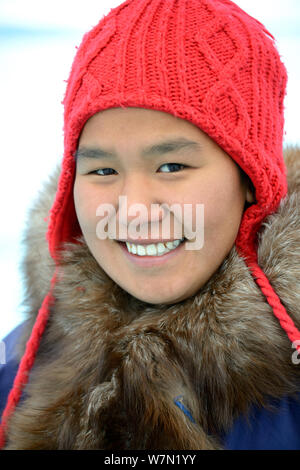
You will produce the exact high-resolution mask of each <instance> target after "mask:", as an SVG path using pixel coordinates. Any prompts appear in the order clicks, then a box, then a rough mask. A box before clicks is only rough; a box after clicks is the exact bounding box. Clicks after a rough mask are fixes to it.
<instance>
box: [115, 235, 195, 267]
mask: <svg viewBox="0 0 300 470" xmlns="http://www.w3.org/2000/svg"><path fill="white" fill-rule="evenodd" d="M185 241H186V239H185V238H183V239H182V240H174V241H172V242H166V243H161V242H160V243H153V244H152V243H151V244H150V245H136V244H133V243H128V242H127V243H128V245H129V247H128V246H127V243H125V242H121V241H119V242H118V244H119V246H120V247H121V249H122V251H123V253H124V255H125V256H126V258H127V259H128V260H129V261H130V262H131V263H133V264H135V265H137V266H140V267H144V268H146V267H154V266H159V265H163V264H165V263H167V262H168V261H171V259H172V258H175V257H176V256H179V254H180V253H182V252H183V249H184V246H185ZM134 251H136V253H134Z"/></svg>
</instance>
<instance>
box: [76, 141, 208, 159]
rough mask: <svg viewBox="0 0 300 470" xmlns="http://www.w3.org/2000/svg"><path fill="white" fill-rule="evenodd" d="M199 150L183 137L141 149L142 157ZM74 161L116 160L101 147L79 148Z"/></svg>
mask: <svg viewBox="0 0 300 470" xmlns="http://www.w3.org/2000/svg"><path fill="white" fill-rule="evenodd" d="M189 149H194V150H201V144H200V143H199V142H194V141H192V140H188V139H186V138H184V137H180V138H176V139H168V140H166V141H164V142H158V143H156V144H154V145H150V146H148V147H145V148H143V149H142V153H141V155H142V157H145V158H146V157H150V156H155V155H156V156H159V155H164V154H166V153H172V152H177V151H178V150H189ZM74 157H75V161H76V162H77V161H78V160H82V159H100V158H117V154H116V153H115V152H110V151H108V150H105V149H102V148H101V147H98V146H97V147H85V146H83V147H80V148H78V149H77V150H76V152H75V154H74Z"/></svg>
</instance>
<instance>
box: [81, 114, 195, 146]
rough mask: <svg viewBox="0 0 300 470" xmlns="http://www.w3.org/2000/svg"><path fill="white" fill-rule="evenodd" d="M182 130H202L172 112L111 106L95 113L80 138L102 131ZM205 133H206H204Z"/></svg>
mask: <svg viewBox="0 0 300 470" xmlns="http://www.w3.org/2000/svg"><path fill="white" fill-rule="evenodd" d="M179 130H180V131H181V132H182V133H185V134H187V135H194V136H196V135H197V136H199V134H200V133H202V131H200V129H199V128H198V127H197V126H195V125H194V124H193V123H191V122H189V121H187V120H185V119H181V118H179V117H176V116H173V115H172V114H170V113H166V112H163V111H158V110H154V109H146V108H136V107H129V108H109V109H106V110H104V111H100V112H98V113H96V114H94V115H93V116H92V117H91V118H90V119H89V120H88V121H87V122H86V124H85V126H84V127H83V130H82V133H81V136H80V140H81V139H82V138H84V137H86V135H87V134H88V135H92V134H95V133H99V134H100V133H102V134H105V135H111V134H112V135H115V136H116V137H117V136H118V134H120V132H127V133H128V134H129V135H130V134H131V133H135V134H137V133H141V132H143V131H145V132H148V133H149V132H151V133H153V134H159V133H165V132H172V131H174V132H176V131H179ZM203 134H204V133H203Z"/></svg>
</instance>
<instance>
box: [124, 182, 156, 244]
mask: <svg viewBox="0 0 300 470" xmlns="http://www.w3.org/2000/svg"><path fill="white" fill-rule="evenodd" d="M159 193H160V191H159V188H158V187H157V186H156V185H155V184H153V182H150V181H149V179H148V178H146V177H144V176H142V175H141V174H140V173H139V174H135V175H133V174H132V175H130V176H128V178H126V181H125V182H124V184H123V187H122V191H121V192H120V193H119V204H118V210H117V220H118V222H119V231H120V233H123V231H124V230H125V231H126V234H127V237H124V238H137V237H145V238H148V237H149V238H150V233H151V230H152V233H154V232H153V231H155V230H159V227H160V225H161V223H162V221H163V218H164V215H165V211H164V209H163V208H162V207H161V205H162V203H163V202H164V201H161V200H160V198H159ZM128 229H129V230H130V229H131V233H128ZM157 236H159V235H157ZM120 238H122V237H120Z"/></svg>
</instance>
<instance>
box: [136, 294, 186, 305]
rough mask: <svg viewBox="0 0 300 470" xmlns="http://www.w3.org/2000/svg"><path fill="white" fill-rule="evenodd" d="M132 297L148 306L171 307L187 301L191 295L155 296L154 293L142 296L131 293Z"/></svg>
mask: <svg viewBox="0 0 300 470" xmlns="http://www.w3.org/2000/svg"><path fill="white" fill-rule="evenodd" d="M130 293H131V295H133V296H134V297H136V298H137V299H139V300H141V301H142V302H146V303H148V304H152V305H169V304H175V303H178V302H181V301H182V300H185V299H186V298H188V297H190V295H188V294H186V295H181V296H178V295H177V296H175V295H170V294H168V295H167V294H166V295H162V293H160V294H159V295H153V292H151V293H149V295H147V294H145V293H144V294H143V295H141V292H136V293H135V292H130Z"/></svg>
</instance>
